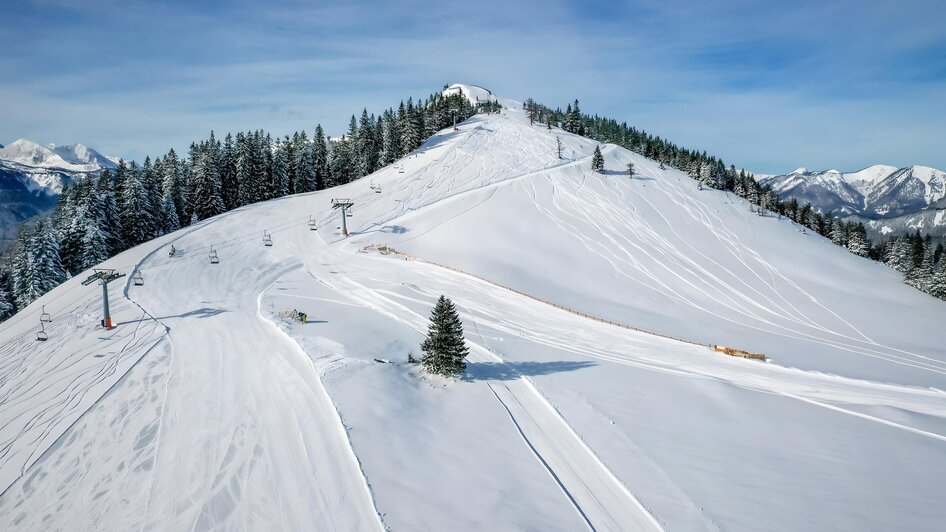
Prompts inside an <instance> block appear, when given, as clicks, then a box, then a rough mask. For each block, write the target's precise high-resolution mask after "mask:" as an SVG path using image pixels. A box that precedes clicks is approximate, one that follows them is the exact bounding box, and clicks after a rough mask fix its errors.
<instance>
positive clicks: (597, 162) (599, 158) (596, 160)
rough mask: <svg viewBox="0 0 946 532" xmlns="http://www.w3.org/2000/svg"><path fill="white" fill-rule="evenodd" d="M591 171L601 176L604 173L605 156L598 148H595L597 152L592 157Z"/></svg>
mask: <svg viewBox="0 0 946 532" xmlns="http://www.w3.org/2000/svg"><path fill="white" fill-rule="evenodd" d="M591 169H592V171H595V172H598V173H599V174H603V173H604V156H603V155H601V148H600V147H598V146H595V152H594V153H593V154H592V155H591Z"/></svg>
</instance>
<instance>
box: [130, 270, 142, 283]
mask: <svg viewBox="0 0 946 532" xmlns="http://www.w3.org/2000/svg"><path fill="white" fill-rule="evenodd" d="M131 279H132V280H133V281H134V282H135V286H144V284H145V277H144V275H141V270H138V271H136V272H135V275H133V276H132V277H131Z"/></svg>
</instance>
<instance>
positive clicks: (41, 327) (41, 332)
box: [36, 322, 49, 342]
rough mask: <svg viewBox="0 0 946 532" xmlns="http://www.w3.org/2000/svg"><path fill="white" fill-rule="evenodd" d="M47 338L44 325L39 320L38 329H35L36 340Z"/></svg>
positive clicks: (40, 340)
mask: <svg viewBox="0 0 946 532" xmlns="http://www.w3.org/2000/svg"><path fill="white" fill-rule="evenodd" d="M46 340H49V335H48V334H46V327H45V326H44V325H43V322H39V330H38V331H36V341H37V342H45V341H46Z"/></svg>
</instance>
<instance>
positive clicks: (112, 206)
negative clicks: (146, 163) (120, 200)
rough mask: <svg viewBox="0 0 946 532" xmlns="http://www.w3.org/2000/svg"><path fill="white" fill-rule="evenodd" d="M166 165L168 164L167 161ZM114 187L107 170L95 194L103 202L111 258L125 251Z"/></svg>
mask: <svg viewBox="0 0 946 532" xmlns="http://www.w3.org/2000/svg"><path fill="white" fill-rule="evenodd" d="M172 153H173V150H172ZM165 164H167V160H166V159H165ZM113 187H114V181H113V180H112V178H111V175H110V174H109V172H108V170H105V171H104V172H102V175H101V176H99V179H98V181H96V183H95V192H96V193H97V194H98V195H99V198H100V200H101V201H102V231H103V232H104V233H105V237H106V244H107V247H108V255H109V256H112V255H115V254H116V253H118V252H119V251H121V250H123V249H125V242H124V240H122V233H121V220H120V217H119V216H120V215H119V213H118V206H117V205H116V202H115V193H114V192H113V191H112V189H113Z"/></svg>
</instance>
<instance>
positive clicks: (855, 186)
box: [756, 165, 946, 238]
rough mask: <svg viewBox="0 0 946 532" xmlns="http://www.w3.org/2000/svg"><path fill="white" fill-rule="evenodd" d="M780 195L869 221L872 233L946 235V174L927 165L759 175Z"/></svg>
mask: <svg viewBox="0 0 946 532" xmlns="http://www.w3.org/2000/svg"><path fill="white" fill-rule="evenodd" d="M756 179H757V180H758V181H759V183H760V184H763V185H769V186H771V187H772V190H774V191H775V192H776V193H777V194H778V195H779V197H781V198H796V199H797V200H798V201H799V202H801V203H805V202H810V203H811V204H812V206H814V207H815V209H817V210H819V211H821V212H828V211H832V212H833V213H835V215H837V216H840V217H843V218H847V219H856V220H861V221H863V222H865V225H866V226H867V227H868V231H869V232H870V233H871V236H873V237H875V238H876V237H878V236H884V235H888V234H892V233H893V234H896V233H903V232H906V231H910V232H912V231H915V230H917V229H919V230H920V232H921V233H927V232H928V233H930V234H932V235H934V236H937V237H943V236H946V172H943V171H942V170H937V169H935V168H929V167H927V166H908V167H906V168H896V167H894V166H887V165H875V166H869V167H867V168H864V169H863V170H858V171H857V172H840V171H838V170H824V171H810V170H808V169H807V168H799V169H797V170H795V171H793V172H791V173H788V174H784V175H775V176H773V175H757V176H756Z"/></svg>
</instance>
